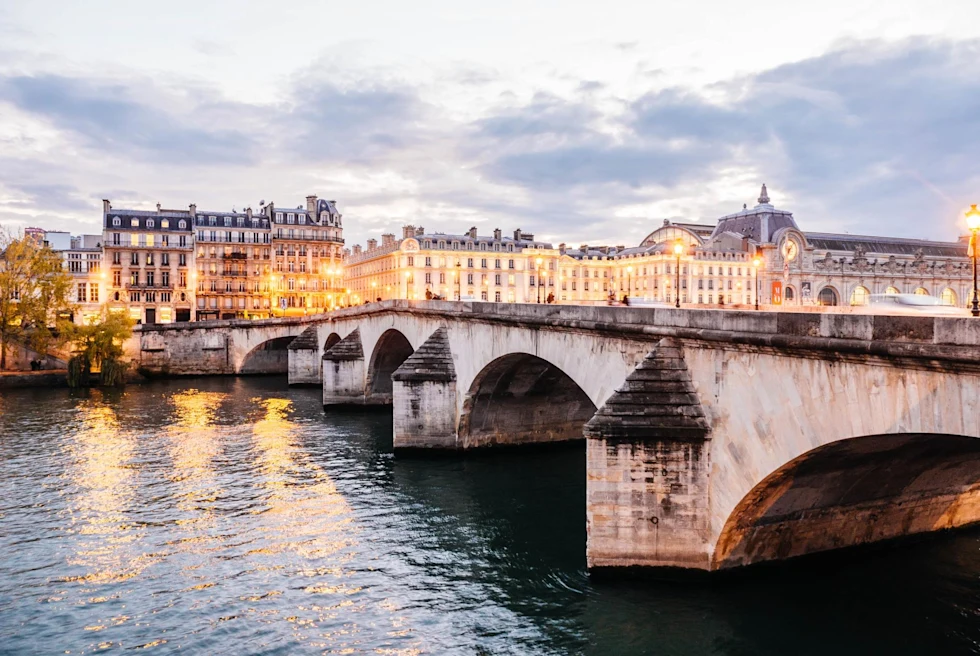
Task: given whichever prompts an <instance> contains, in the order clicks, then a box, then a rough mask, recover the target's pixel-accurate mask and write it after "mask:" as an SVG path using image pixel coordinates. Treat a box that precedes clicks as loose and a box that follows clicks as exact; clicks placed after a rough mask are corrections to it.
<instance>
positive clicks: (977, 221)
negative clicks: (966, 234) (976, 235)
mask: <svg viewBox="0 0 980 656" xmlns="http://www.w3.org/2000/svg"><path fill="white" fill-rule="evenodd" d="M966 225H967V227H968V228H969V229H970V230H972V231H974V232H975V231H976V230H978V229H980V210H978V209H977V206H976V205H970V210H969V211H968V212H967V213H966Z"/></svg>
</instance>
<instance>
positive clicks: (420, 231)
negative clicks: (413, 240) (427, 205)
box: [415, 226, 425, 237]
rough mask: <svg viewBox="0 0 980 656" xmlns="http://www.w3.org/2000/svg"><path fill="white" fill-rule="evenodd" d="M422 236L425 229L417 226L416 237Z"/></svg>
mask: <svg viewBox="0 0 980 656" xmlns="http://www.w3.org/2000/svg"><path fill="white" fill-rule="evenodd" d="M424 234H425V228H423V227H422V226H419V227H418V228H416V229H415V236H416V237H421V236H422V235H424Z"/></svg>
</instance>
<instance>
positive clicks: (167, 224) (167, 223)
mask: <svg viewBox="0 0 980 656" xmlns="http://www.w3.org/2000/svg"><path fill="white" fill-rule="evenodd" d="M160 227H161V228H169V227H170V221H168V220H167V219H163V220H162V221H160Z"/></svg>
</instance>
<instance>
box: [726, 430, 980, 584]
mask: <svg viewBox="0 0 980 656" xmlns="http://www.w3.org/2000/svg"><path fill="white" fill-rule="evenodd" d="M977 522H980V439H978V438H975V437H964V436H960V435H937V434H927V433H900V434H890V435H870V436H864V437H853V438H849V439H844V440H839V441H836V442H832V443H830V444H827V445H824V446H821V447H817V448H816V449H813V450H811V451H808V452H806V453H804V454H802V455H800V456H799V457H797V458H795V459H793V460H791V461H790V462H788V463H786V464H785V465H783V466H782V467H780V468H779V469H777V470H776V471H774V472H772V473H771V474H769V475H768V476H767V477H766V478H764V479H763V480H762V481H761V482H760V483H758V484H757V485H756V486H755V487H754V488H752V490H751V491H750V492H749V493H748V494H747V495H746V496H745V497H744V498H743V499H742V500H741V501H740V502H739V503H738V505H737V506H736V507H735V509H734V510H733V511H732V513H731V515H730V516H729V517H728V520H727V521H726V523H725V526H724V527H723V528H722V531H721V533H720V534H719V537H718V542H717V544H716V546H715V551H714V555H713V557H712V563H711V568H712V569H726V568H730V567H737V566H741V565H749V564H753V563H759V562H765V561H770V560H784V559H787V558H794V557H797V556H803V555H806V554H811V553H817V552H821V551H828V550H831V549H840V548H844V547H852V546H857V545H862V544H869V543H872V542H880V541H883V540H891V539H895V538H901V537H905V536H909V535H914V534H917V533H927V532H931V531H939V530H943V529H951V528H957V527H961V526H967V525H970V524H975V523H977Z"/></svg>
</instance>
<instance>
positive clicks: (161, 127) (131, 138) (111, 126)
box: [0, 75, 253, 165]
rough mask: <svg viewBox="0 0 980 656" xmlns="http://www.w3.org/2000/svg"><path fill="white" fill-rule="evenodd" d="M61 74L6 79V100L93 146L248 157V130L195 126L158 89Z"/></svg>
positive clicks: (2, 81) (177, 156) (0, 86)
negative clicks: (245, 131) (137, 89)
mask: <svg viewBox="0 0 980 656" xmlns="http://www.w3.org/2000/svg"><path fill="white" fill-rule="evenodd" d="M136 86H137V85H134V84H129V85H127V84H124V83H109V82H100V81H93V80H86V79H79V78H69V77H64V76H60V75H38V76H28V75H22V76H7V77H0V101H6V102H8V103H10V104H12V105H13V106H15V107H16V108H17V109H19V110H21V111H24V112H29V113H31V114H34V115H38V116H41V117H44V118H46V119H47V120H49V121H50V122H51V123H52V124H53V125H54V126H56V127H57V128H59V129H61V130H64V131H66V132H69V133H72V134H73V135H75V136H77V137H79V138H81V139H82V140H83V142H84V143H86V144H87V145H89V146H91V147H94V148H99V149H105V150H116V151H125V152H130V153H141V154H142V155H143V156H149V157H161V158H163V159H165V160H170V161H173V160H180V161H182V162H186V163H187V164H188V165H192V164H194V163H196V162H201V161H203V162H207V163H210V162H214V161H217V160H225V161H234V160H235V159H238V158H240V157H242V156H243V155H245V156H247V155H248V154H249V151H250V149H251V147H252V146H253V142H252V139H251V138H250V137H248V135H247V134H245V133H243V132H239V131H235V130H231V129H227V128H224V127H220V126H216V125H207V126H204V125H195V124H194V121H193V106H192V107H191V110H192V111H191V113H190V116H188V115H187V114H186V113H181V112H179V111H177V110H176V109H174V108H173V107H168V106H167V102H168V99H167V98H165V97H161V96H160V95H158V94H156V93H154V89H153V88H144V89H142V91H143V93H139V94H137V93H134V90H135V89H134V88H133V87H136Z"/></svg>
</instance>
